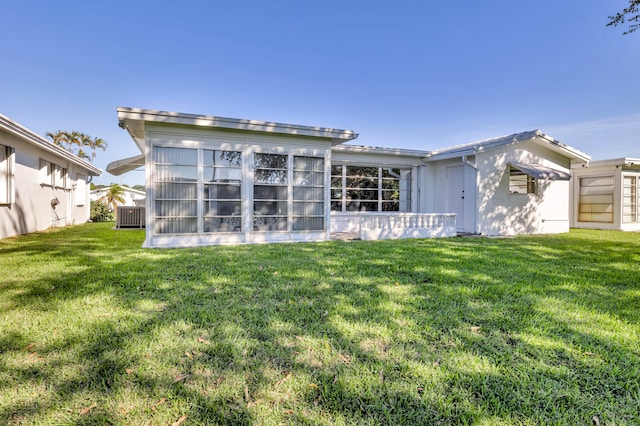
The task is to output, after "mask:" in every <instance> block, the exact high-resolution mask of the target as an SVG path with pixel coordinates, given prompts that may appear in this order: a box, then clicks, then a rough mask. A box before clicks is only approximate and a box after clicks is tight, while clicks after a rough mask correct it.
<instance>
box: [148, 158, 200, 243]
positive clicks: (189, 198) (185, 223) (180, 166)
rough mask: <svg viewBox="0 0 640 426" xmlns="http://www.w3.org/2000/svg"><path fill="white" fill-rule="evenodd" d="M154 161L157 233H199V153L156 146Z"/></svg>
mask: <svg viewBox="0 0 640 426" xmlns="http://www.w3.org/2000/svg"><path fill="white" fill-rule="evenodd" d="M153 161H154V169H155V174H154V178H155V179H154V189H155V231H156V233H158V234H183V233H195V232H198V150H197V149H189V148H162V147H156V148H155V149H154V151H153Z"/></svg>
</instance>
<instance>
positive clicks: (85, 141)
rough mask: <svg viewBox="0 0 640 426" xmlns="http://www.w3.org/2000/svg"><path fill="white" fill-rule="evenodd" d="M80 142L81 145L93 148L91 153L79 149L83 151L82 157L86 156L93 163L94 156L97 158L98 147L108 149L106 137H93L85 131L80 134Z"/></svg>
mask: <svg viewBox="0 0 640 426" xmlns="http://www.w3.org/2000/svg"><path fill="white" fill-rule="evenodd" d="M80 144H81V146H83V147H86V148H88V149H89V150H91V154H90V155H88V154H86V153H85V152H84V150H83V149H82V148H81V149H80V151H79V152H81V153H82V156H83V157H82V158H86V159H87V160H89V161H90V162H91V163H93V160H94V158H96V149H101V150H103V151H104V150H106V149H107V142H106V141H105V140H104V139H101V138H98V137H96V138H92V137H91V136H89V135H87V134H84V133H82V134H80ZM78 156H80V155H78Z"/></svg>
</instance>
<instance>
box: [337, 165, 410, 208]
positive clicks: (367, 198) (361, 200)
mask: <svg viewBox="0 0 640 426" xmlns="http://www.w3.org/2000/svg"><path fill="white" fill-rule="evenodd" d="M331 210H333V211H343V212H349V211H368V212H386V211H392V212H393V211H395V212H408V211H411V170H409V169H400V168H386V167H372V166H347V165H333V166H331Z"/></svg>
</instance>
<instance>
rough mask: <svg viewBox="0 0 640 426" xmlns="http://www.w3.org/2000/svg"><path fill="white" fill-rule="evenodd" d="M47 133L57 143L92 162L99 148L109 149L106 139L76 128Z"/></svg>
mask: <svg viewBox="0 0 640 426" xmlns="http://www.w3.org/2000/svg"><path fill="white" fill-rule="evenodd" d="M46 135H47V137H48V138H49V139H51V141H52V142H53V143H54V144H55V145H58V146H59V147H61V148H63V149H65V150H67V151H69V152H71V153H73V154H74V155H77V156H78V157H80V158H82V159H83V160H87V161H89V162H91V163H93V160H94V159H95V158H96V150H97V149H101V150H103V151H104V150H105V149H107V142H106V141H105V140H104V139H101V138H92V137H91V136H89V135H87V134H86V133H82V132H78V131H75V130H74V131H71V132H67V131H63V130H58V131H56V132H47V133H46Z"/></svg>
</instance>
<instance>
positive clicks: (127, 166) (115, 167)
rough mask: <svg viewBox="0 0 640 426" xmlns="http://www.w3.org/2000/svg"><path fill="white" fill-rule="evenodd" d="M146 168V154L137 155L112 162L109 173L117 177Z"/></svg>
mask: <svg viewBox="0 0 640 426" xmlns="http://www.w3.org/2000/svg"><path fill="white" fill-rule="evenodd" d="M140 167H144V154H140V155H136V156H133V157H129V158H123V159H122V160H116V161H112V162H111V163H109V164H107V171H108V172H109V173H111V174H112V175H115V176H120V175H121V174H124V173H127V172H130V171H132V170H135V169H138V168H140Z"/></svg>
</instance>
